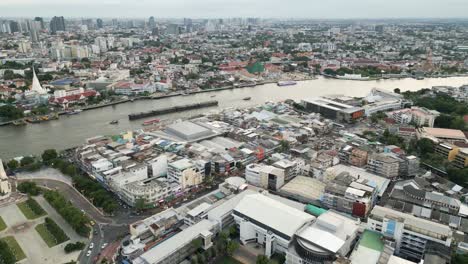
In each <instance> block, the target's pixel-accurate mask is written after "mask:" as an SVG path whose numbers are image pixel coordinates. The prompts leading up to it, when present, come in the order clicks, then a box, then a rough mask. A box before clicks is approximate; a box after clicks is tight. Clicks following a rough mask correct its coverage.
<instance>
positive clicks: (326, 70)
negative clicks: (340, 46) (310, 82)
mask: <svg viewBox="0 0 468 264" xmlns="http://www.w3.org/2000/svg"><path fill="white" fill-rule="evenodd" d="M323 73H324V74H326V75H331V76H335V75H336V71H334V70H332V69H325V70H323Z"/></svg>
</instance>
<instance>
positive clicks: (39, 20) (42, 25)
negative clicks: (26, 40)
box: [34, 17, 45, 30]
mask: <svg viewBox="0 0 468 264" xmlns="http://www.w3.org/2000/svg"><path fill="white" fill-rule="evenodd" d="M34 21H37V22H39V24H40V25H41V30H42V29H45V25H44V19H43V18H42V17H35V18H34Z"/></svg>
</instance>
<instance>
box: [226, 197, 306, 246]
mask: <svg viewBox="0 0 468 264" xmlns="http://www.w3.org/2000/svg"><path fill="white" fill-rule="evenodd" d="M234 211H236V212H239V213H241V214H243V215H245V216H247V217H249V218H252V219H253V220H255V221H258V222H260V223H262V224H264V225H267V226H269V227H270V228H272V229H274V230H276V231H278V232H280V233H282V234H284V235H287V236H289V237H292V236H293V235H294V233H295V232H296V231H297V230H298V229H299V228H301V227H302V226H303V225H304V224H305V223H307V222H310V221H312V220H314V219H315V217H313V216H311V215H309V214H306V213H304V212H303V211H300V210H298V209H295V208H293V207H290V206H288V205H285V204H283V203H281V202H279V201H276V200H274V199H272V198H269V197H267V196H265V195H262V194H251V195H246V196H245V197H244V198H243V199H242V200H241V201H240V203H239V204H238V205H237V206H236V207H235V208H234Z"/></svg>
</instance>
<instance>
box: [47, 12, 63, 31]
mask: <svg viewBox="0 0 468 264" xmlns="http://www.w3.org/2000/svg"><path fill="white" fill-rule="evenodd" d="M57 31H65V19H64V18H63V16H60V17H56V16H54V17H53V18H52V20H51V21H50V33H51V34H56V33H57Z"/></svg>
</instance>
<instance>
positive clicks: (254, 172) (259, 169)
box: [245, 163, 285, 191]
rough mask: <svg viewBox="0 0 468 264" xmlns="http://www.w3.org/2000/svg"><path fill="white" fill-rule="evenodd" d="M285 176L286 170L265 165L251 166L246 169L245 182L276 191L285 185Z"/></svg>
mask: <svg viewBox="0 0 468 264" xmlns="http://www.w3.org/2000/svg"><path fill="white" fill-rule="evenodd" d="M284 174H285V172H284V170H282V169H279V168H276V167H273V166H269V165H264V164H256V163H254V164H249V165H247V167H246V168H245V180H246V181H247V182H248V183H249V184H252V185H254V186H257V187H261V188H264V189H269V190H274V191H276V190H279V189H280V188H281V186H283V185H284V182H285V175H284Z"/></svg>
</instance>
